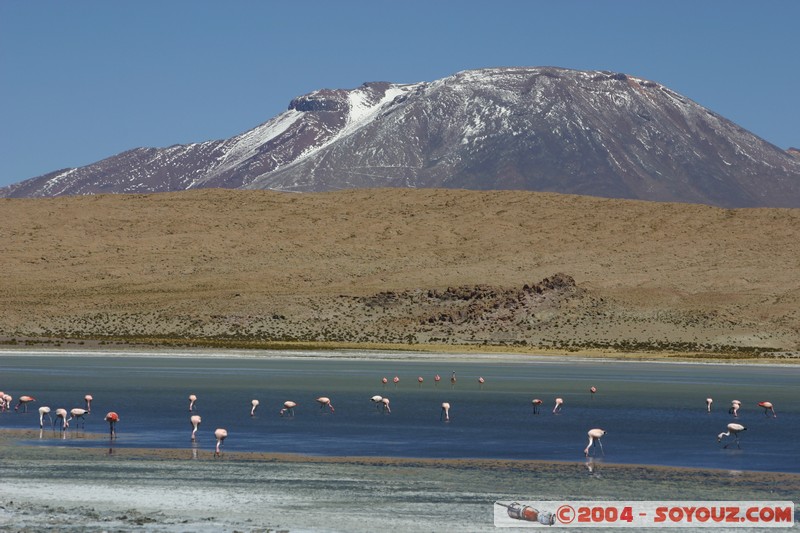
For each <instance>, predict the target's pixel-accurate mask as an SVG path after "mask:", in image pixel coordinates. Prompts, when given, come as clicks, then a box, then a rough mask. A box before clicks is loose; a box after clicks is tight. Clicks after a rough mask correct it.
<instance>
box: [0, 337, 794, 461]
mask: <svg viewBox="0 0 800 533" xmlns="http://www.w3.org/2000/svg"><path fill="white" fill-rule="evenodd" d="M30 353H31V354H32V355H31V356H28V355H20V354H18V353H14V352H6V353H3V354H0V389H2V390H3V391H4V392H6V393H8V394H11V395H12V396H14V398H15V400H14V404H15V405H16V398H18V397H19V396H20V395H23V394H27V395H32V396H34V397H36V398H37V402H36V403H33V404H30V406H29V412H28V413H27V414H23V413H14V412H13V411H12V412H8V413H3V414H0V428H24V429H37V428H38V425H39V424H38V407H39V406H41V405H48V406H50V407H51V408H52V409H53V411H55V409H56V408H58V407H64V408H66V409H68V410H69V409H71V408H73V407H83V406H84V402H83V397H84V395H85V394H87V393H88V394H92V395H93V396H94V402H93V403H92V414H91V415H90V416H88V417H87V419H86V423H85V431H81V430H80V429H79V428H77V427H75V424H74V422H75V421H73V427H71V428H70V429H69V431H68V433H67V438H66V439H61V438H60V435H59V432H58V431H55V432H54V431H53V430H52V429H47V430H45V431H44V433H43V435H42V438H41V440H36V441H32V442H31V443H30V444H33V443H35V444H40V445H55V446H108V440H107V439H94V438H89V437H88V434H89V433H101V434H102V433H107V431H108V426H107V424H106V423H105V422H104V421H103V416H104V415H105V413H106V412H107V411H110V410H113V411H116V412H117V413H119V415H120V418H121V421H120V422H119V424H118V426H117V430H118V439H117V440H116V442H115V443H114V446H117V447H147V448H185V449H189V448H191V447H192V444H191V442H190V433H191V426H190V424H189V416H190V413H189V411H188V404H189V401H188V396H189V394H196V395H197V396H198V401H197V405H196V409H197V412H196V414H199V415H201V416H202V418H203V423H202V425H201V426H200V431H199V433H198V441H197V443H196V445H195V446H198V447H200V448H201V449H213V447H214V444H215V440H214V437H213V432H214V429H216V428H217V427H224V428H226V429H227V430H228V434H229V437H228V439H227V440H226V441H225V444H224V449H225V450H226V451H252V452H267V453H283V452H288V453H299V454H311V455H331V456H395V457H432V458H496V459H532V460H546V461H550V460H553V461H576V462H577V461H583V460H584V458H583V449H584V447H585V446H586V444H587V441H588V439H587V437H586V432H587V431H588V430H589V429H591V428H594V427H600V428H603V429H605V430H606V431H607V432H608V434H607V435H606V436H605V437H604V438H603V445H604V449H605V458H604V460H605V461H606V462H609V463H628V464H654V465H665V466H685V467H702V468H720V469H730V470H753V471H775V472H795V473H797V472H800V459H798V456H797V447H796V444H795V443H794V440H795V438H796V432H797V428H798V427H800V406H799V405H798V400H800V396H799V395H798V394H797V390H798V384H800V368H798V367H791V366H781V367H769V366H727V365H708V364H662V363H632V362H605V361H601V362H598V361H582V360H569V361H563V362H552V361H550V360H541V359H535V360H530V361H514V362H502V361H496V360H487V361H486V362H458V361H457V360H455V359H445V360H440V361H417V360H414V361H401V360H396V359H384V360H367V359H366V358H365V357H364V355H363V354H361V353H359V352H353V356H354V357H355V359H345V358H341V357H334V358H330V357H327V358H314V357H303V358H299V359H297V358H281V357H280V356H274V355H273V356H270V357H263V358H254V357H248V358H230V357H228V358H223V357H169V356H158V357H156V356H150V357H132V356H125V357H120V356H119V355H118V354H115V355H109V356H105V357H102V356H97V355H93V356H91V357H79V356H76V355H70V356H64V355H60V356H51V355H43V354H41V353H37V352H30ZM370 357H371V358H373V359H374V358H375V357H381V354H380V353H377V354H376V353H373V354H371V355H370ZM391 357H396V356H391ZM471 357H473V358H474V356H471ZM453 371H456V373H457V376H458V382H457V384H456V385H455V387H451V385H450V382H449V378H450V375H451V373H452V372H453ZM437 373H438V374H440V375H441V376H442V381H441V382H440V383H439V384H438V386H437V385H435V384H434V380H433V377H434V375H435V374H437ZM394 376H398V377H400V383H399V384H398V385H397V386H395V385H393V384H392V378H393V377H394ZM418 376H422V377H423V378H424V379H425V381H424V383H423V384H422V385H419V384H418V383H417V377H418ZM479 376H482V377H484V378H485V380H486V381H485V384H484V385H482V386H480V385H479V384H478V382H477V378H478V377H479ZM382 377H387V378H388V379H389V384H388V385H385V386H384V385H382V384H381V383H380V379H381V378H382ZM590 386H595V387H597V389H598V392H597V393H596V394H594V395H592V394H591V393H590V392H589V387H590ZM376 394H377V395H381V396H386V397H389V398H390V400H391V409H392V413H391V414H383V413H382V412H380V411H379V410H378V409H376V406H375V405H374V404H373V403H372V402H370V397H371V396H373V395H376ZM318 396H328V397H330V398H331V400H332V404H333V406H334V407H335V410H336V412H335V413H330V412H329V411H327V410H321V409H320V408H319V406H318V404H317V403H316V402H315V401H314V400H315V398H316V397H318ZM557 396H558V397H562V398H563V399H564V405H563V408H562V411H561V413H560V414H557V415H556V414H553V413H552V412H551V411H552V408H553V405H554V399H555V398H556V397H557ZM709 396H710V397H712V398H714V405H713V410H712V412H711V413H707V412H706V407H705V399H706V397H709ZM534 397H536V398H541V399H542V400H543V401H544V404H543V405H542V407H541V413H540V414H538V415H534V414H533V413H532V408H531V399H532V398H534ZM254 398H255V399H258V400H259V401H260V405H259V407H258V409H257V411H256V416H255V417H251V416H250V407H251V405H250V401H251V400H252V399H254ZM732 399H739V400H741V401H742V402H743V406H742V410H741V411H740V416H739V418H738V419H734V418H733V417H732V416H731V415H729V414H728V407H729V405H730V400H732ZM286 400H294V401H295V402H297V403H298V404H299V405H298V407H297V408H296V409H295V412H296V415H295V416H294V417H293V418H289V417H283V418H282V417H280V416H279V415H278V411H279V410H280V408H281V406H282V404H283V402H284V401H286ZM762 400H769V401H771V402H773V404H774V405H775V408H776V411H777V413H778V418H772V417H766V416H764V414H763V410H762V409H761V408H759V407H757V405H756V403H757V402H758V401H762ZM443 401H447V402H450V404H451V406H452V407H451V411H450V418H451V420H450V422H442V421H440V413H441V408H440V406H441V403H442V402H443ZM732 421H736V422H738V423H741V424H743V425H745V426H746V427H747V431H745V432H743V433H742V434H741V449H737V448H736V446H735V445H733V446H732V447H731V448H729V449H723V448H722V445H720V444H718V443H717V442H716V436H717V434H718V433H720V432H722V431H725V428H726V425H727V424H728V423H729V422H732ZM598 453H599V451H598Z"/></svg>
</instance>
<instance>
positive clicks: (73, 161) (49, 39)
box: [0, 0, 800, 186]
mask: <svg viewBox="0 0 800 533" xmlns="http://www.w3.org/2000/svg"><path fill="white" fill-rule="evenodd" d="M798 20H800V1H797V0H775V1H771V2H752V1H739V0H728V1H711V0H709V1H697V0H691V1H687V0H671V1H669V2H657V1H647V0H636V1H627V0H618V1H600V0H593V1H571V0H558V1H546V2H545V1H533V0H530V1H521V0H520V1H502V0H498V1H493V2H488V1H469V0H462V1H452V2H446V1H432V0H426V1H416V0H407V1H405V2H381V1H379V0H370V1H351V2H348V1H345V0H339V1H335V2H334V1H303V2H277V1H276V2H268V1H260V0H259V1H256V0H248V1H221V0H220V1H215V2H210V1H204V0H191V1H184V0H170V1H163V0H158V1H152V0H137V1H136V2H108V1H107V0H103V1H93V0H86V1H81V2H58V1H41V2H39V1H12V0H0V186H3V185H7V184H10V183H15V182H18V181H22V180H24V179H27V178H30V177H34V176H38V175H41V174H44V173H46V172H49V171H52V170H56V169H60V168H66V167H76V166H83V165H87V164H89V163H92V162H95V161H97V160H100V159H103V158H105V157H108V156H111V155H114V154H116V153H119V152H121V151H124V150H127V149H130V148H135V147H139V146H155V147H160V146H169V145H172V144H182V143H190V142H199V141H205V140H209V139H222V138H227V137H230V136H233V135H235V134H238V133H241V132H244V131H246V130H248V129H250V128H252V127H254V126H257V125H258V124H260V123H262V122H265V121H266V120H268V119H270V118H271V117H273V116H275V115H276V114H278V113H280V112H282V111H283V110H285V109H286V107H287V106H288V104H289V101H290V100H291V99H292V98H293V97H295V96H298V95H301V94H304V93H307V92H310V91H312V90H315V89H321V88H353V87H357V86H358V85H360V84H361V83H363V82H365V81H392V82H399V83H411V82H418V81H432V80H435V79H438V78H442V77H445V76H448V75H450V74H454V73H455V72H458V71H460V70H464V69H473V68H483V67H497V66H542V65H552V66H560V67H567V68H575V69H597V70H612V71H619V72H625V73H627V74H632V75H635V76H639V77H643V78H647V79H651V80H654V81H657V82H659V83H662V84H664V85H666V86H668V87H670V88H672V89H673V90H676V91H678V92H680V93H682V94H683V95H685V96H687V97H689V98H691V99H692V100H695V101H696V102H698V103H700V104H702V105H704V106H706V107H708V108H710V109H712V110H713V111H716V112H717V113H719V114H721V115H723V116H725V117H726V118H728V119H730V120H733V121H734V122H736V123H737V124H739V125H740V126H742V127H744V128H746V129H748V130H750V131H752V132H753V133H755V134H757V135H759V136H760V137H762V138H764V139H766V140H767V141H769V142H772V143H773V144H775V145H777V146H779V147H781V148H788V147H790V146H795V147H800V106H798V105H797V104H798V97H797V95H798V94H800V53H799V52H800V37H798V35H799V33H798Z"/></svg>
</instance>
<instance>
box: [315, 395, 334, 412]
mask: <svg viewBox="0 0 800 533" xmlns="http://www.w3.org/2000/svg"><path fill="white" fill-rule="evenodd" d="M317 402H318V403H319V408H320V409H325V408H326V407H327V408H329V409H330V410H331V413H333V412H334V411H333V405H332V404H331V399H330V398H328V397H326V396H320V397H319V398H317Z"/></svg>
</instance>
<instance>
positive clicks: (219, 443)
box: [214, 428, 228, 457]
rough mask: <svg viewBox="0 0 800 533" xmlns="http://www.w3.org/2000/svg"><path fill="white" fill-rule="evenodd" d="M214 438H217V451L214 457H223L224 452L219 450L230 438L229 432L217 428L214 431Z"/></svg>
mask: <svg viewBox="0 0 800 533" xmlns="http://www.w3.org/2000/svg"><path fill="white" fill-rule="evenodd" d="M214 436H215V437H217V449H216V451H215V452H214V457H219V456H220V455H222V452H221V451H220V450H219V449H220V447H221V446H222V442H223V441H224V440H225V439H226V438H228V430H226V429H223V428H217V429H216V430H215V431H214Z"/></svg>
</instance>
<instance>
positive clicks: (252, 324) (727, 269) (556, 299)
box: [0, 189, 800, 360]
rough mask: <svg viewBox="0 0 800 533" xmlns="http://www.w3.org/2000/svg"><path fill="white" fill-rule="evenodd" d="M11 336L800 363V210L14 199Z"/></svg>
mask: <svg viewBox="0 0 800 533" xmlns="http://www.w3.org/2000/svg"><path fill="white" fill-rule="evenodd" d="M0 213H1V214H2V216H0V257H2V265H3V276H2V281H0V306H1V307H0V308H1V309H2V312H1V313H0V337H2V339H3V342H4V343H7V344H23V343H35V344H41V343H57V344H60V343H65V342H81V343H104V344H105V343H123V344H129V343H149V344H166V345H171V344H192V345H197V346H202V345H221V346H228V347H231V346H233V347H250V346H252V347H256V348H269V347H271V346H274V347H280V346H285V345H314V346H317V347H319V346H330V347H337V346H353V345H368V346H380V347H382V348H392V347H395V348H407V347H413V349H416V350H419V349H426V348H428V349H443V348H442V347H444V349H448V350H452V349H454V348H455V347H458V348H459V349H465V350H466V349H470V348H471V347H478V348H479V349H480V350H483V351H486V350H492V349H500V350H513V351H523V352H525V351H531V352H533V351H537V352H542V351H548V350H551V351H553V350H554V351H560V352H576V351H579V352H583V353H601V354H603V353H629V354H630V353H642V354H656V353H659V354H662V355H663V354H669V355H673V356H676V357H689V358H691V357H723V358H754V357H758V358H762V359H763V358H781V359H782V360H786V359H792V358H796V357H797V350H799V349H800V311H798V309H800V306H798V303H800V281H798V279H797V272H798V269H799V268H800V231H799V230H800V210H797V209H778V208H749V209H722V208H715V207H708V206H705V205H698V204H676V203H657V202H645V201H633V200H615V199H602V198H593V197H585V196H574V195H564V194H555V193H538V192H523V191H465V190H444V189H434V190H418V189H364V190H347V191H338V192H327V193H305V194H292V193H279V192H270V191H241V190H221V189H206V190H198V191H187V192H178V193H160V194H149V195H125V194H122V195H97V196H74V197H59V198H38V199H2V200H0Z"/></svg>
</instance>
